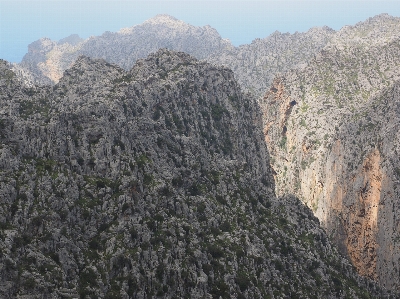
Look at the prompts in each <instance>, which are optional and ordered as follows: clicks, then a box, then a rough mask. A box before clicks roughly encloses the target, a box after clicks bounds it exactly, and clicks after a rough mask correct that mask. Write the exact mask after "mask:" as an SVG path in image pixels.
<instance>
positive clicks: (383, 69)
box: [260, 15, 400, 291]
mask: <svg viewBox="0 0 400 299" xmlns="http://www.w3.org/2000/svg"><path fill="white" fill-rule="evenodd" d="M399 28H400V21H399V18H393V17H390V16H388V15H380V16H377V17H375V18H371V19H368V20H367V21H366V22H363V23H359V24H357V25H356V26H353V27H350V26H349V27H345V28H343V29H342V30H340V31H339V32H338V34H336V35H335V37H334V38H333V39H332V40H331V42H330V43H329V44H328V45H327V46H326V47H325V48H324V49H323V50H322V51H321V52H320V53H319V54H318V55H317V56H316V57H315V58H314V59H313V60H311V61H310V62H309V63H308V64H307V66H304V67H302V68H301V69H297V70H293V71H291V72H288V73H286V74H285V75H283V76H281V77H279V78H276V80H275V82H274V84H273V85H272V87H271V88H270V90H269V91H268V92H267V93H266V95H265V97H264V98H263V99H261V100H260V105H261V106H262V110H263V115H264V117H263V118H264V134H265V140H266V141H267V143H268V145H269V149H270V153H271V161H272V167H273V169H274V171H275V172H276V175H275V178H276V186H277V192H278V194H286V193H291V194H295V195H296V196H298V197H299V198H301V199H302V200H303V202H305V203H306V204H307V205H308V206H309V207H310V208H311V209H312V210H313V211H314V213H315V215H316V216H317V217H318V218H319V219H320V221H321V222H322V225H323V226H324V227H325V228H326V229H327V232H328V234H329V235H330V236H331V238H332V239H333V240H335V242H336V243H337V244H338V245H339V247H340V248H341V250H342V252H343V253H345V254H347V255H348V256H349V258H350V259H351V260H352V262H353V264H354V266H355V267H356V268H357V270H358V271H359V273H360V274H362V275H365V276H367V277H370V278H371V279H374V280H376V281H378V282H379V283H380V284H381V285H384V286H386V287H388V288H390V289H393V290H397V291H398V290H399V288H400V285H399V280H398V273H399V269H400V260H399V258H398V257H399V254H400V247H399V244H398V241H396V240H397V239H398V236H399V228H398V223H397V220H396V219H397V218H396V216H395V215H396V214H398V213H399V200H398V198H399V194H398V191H397V185H398V179H397V176H398V174H396V169H398V167H399V166H398V165H399V164H398V162H399V160H398V158H397V157H396V155H397V154H396V153H397V147H398V140H399V136H398V133H397V131H396V128H398V122H399V117H398V114H396V112H395V111H398V105H399V99H400V98H399V93H398V86H399V83H398V82H399V81H398V80H399V79H400V72H399V70H398V65H399V64H400V60H399V57H400V52H399V49H400V48H399V42H400V39H399V34H398V32H399V31H398V29H399Z"/></svg>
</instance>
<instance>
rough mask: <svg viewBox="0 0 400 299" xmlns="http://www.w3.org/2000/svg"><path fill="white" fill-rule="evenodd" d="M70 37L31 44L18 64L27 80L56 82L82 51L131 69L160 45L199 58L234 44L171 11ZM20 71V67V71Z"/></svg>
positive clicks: (213, 31) (211, 30)
mask: <svg viewBox="0 0 400 299" xmlns="http://www.w3.org/2000/svg"><path fill="white" fill-rule="evenodd" d="M70 42H71V38H69V39H64V40H61V41H60V42H54V41H51V40H50V39H47V38H43V39H40V40H38V41H36V42H34V43H32V44H30V45H29V47H28V49H29V51H28V53H27V54H26V55H25V56H24V58H23V59H22V62H21V63H20V64H19V65H18V66H16V68H17V69H18V68H20V69H21V68H22V69H25V70H26V78H27V79H26V82H29V80H30V78H29V77H35V78H37V79H35V80H34V83H44V84H54V83H56V82H58V80H59V79H60V78H61V77H62V75H63V72H64V70H66V69H67V68H69V67H71V66H72V64H73V63H74V61H75V60H76V59H77V58H78V57H79V56H80V55H86V56H88V57H92V58H102V59H105V60H106V61H108V62H111V63H115V64H117V65H119V66H121V67H122V68H124V69H126V70H129V69H130V68H131V67H132V66H133V64H134V63H135V62H136V60H137V59H140V58H144V57H146V56H147V55H148V54H150V53H152V52H156V51H157V50H158V49H160V48H168V49H171V50H176V51H183V52H186V53H188V54H191V55H193V56H195V57H197V58H198V59H203V58H206V57H208V56H209V55H210V54H211V53H215V52H219V51H221V50H222V49H225V48H230V47H232V45H231V44H230V42H228V41H227V40H224V39H222V38H221V36H220V35H219V34H218V32H217V31H216V30H215V29H213V28H211V27H210V26H204V27H195V26H192V25H189V24H186V23H184V22H183V21H179V20H177V19H176V18H174V17H171V16H168V15H158V16H156V17H154V18H152V19H150V20H147V21H145V22H144V23H143V24H140V25H136V26H133V27H130V28H124V29H121V30H120V31H119V32H105V33H103V34H102V35H101V36H92V37H90V38H88V39H86V40H80V39H79V38H76V37H75V39H74V40H73V43H72V44H71V43H70ZM19 73H21V70H20V71H19Z"/></svg>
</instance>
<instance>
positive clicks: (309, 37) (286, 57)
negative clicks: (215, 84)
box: [207, 27, 335, 96]
mask: <svg viewBox="0 0 400 299" xmlns="http://www.w3.org/2000/svg"><path fill="white" fill-rule="evenodd" d="M334 34H335V31H334V30H333V29H330V28H328V27H323V28H312V29H310V30H309V31H307V32H305V33H303V32H296V33H294V34H290V33H280V32H278V31H277V32H274V33H273V34H271V35H270V36H268V37H266V38H264V39H256V40H254V41H253V42H252V43H251V44H249V45H242V46H239V47H236V48H228V49H225V50H223V51H222V52H219V53H216V54H214V55H212V56H210V57H209V58H207V60H208V61H211V62H213V63H216V64H218V65H225V66H227V67H229V68H230V69H232V70H233V71H234V72H235V75H236V77H237V79H238V81H239V83H240V84H241V86H242V88H244V89H245V90H247V91H250V92H252V93H253V94H255V95H256V96H262V95H263V94H264V93H265V91H266V90H267V89H268V88H269V87H270V86H271V84H272V81H273V79H274V77H275V76H276V75H277V74H279V73H283V72H286V71H288V70H290V69H294V68H297V67H299V66H301V65H302V64H304V63H307V61H309V60H310V59H311V58H313V57H314V56H315V54H317V53H318V52H319V51H320V50H321V49H322V48H323V47H324V46H326V45H327V43H328V42H329V40H330V39H331V38H332V37H333V36H334Z"/></svg>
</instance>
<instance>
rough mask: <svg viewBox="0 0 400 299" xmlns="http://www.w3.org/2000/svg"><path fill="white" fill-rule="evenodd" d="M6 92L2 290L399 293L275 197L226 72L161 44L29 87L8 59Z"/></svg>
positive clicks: (125, 294) (0, 77)
mask: <svg viewBox="0 0 400 299" xmlns="http://www.w3.org/2000/svg"><path fill="white" fill-rule="evenodd" d="M0 90H1V92H0V101H1V105H0V107H1V108H0V138H1V139H0V140H1V143H0V144H1V146H0V170H1V171H0V186H1V187H0V252H1V255H0V277H1V278H0V293H1V297H3V298H15V297H20V298H27V297H35V296H36V297H41V298H65V297H81V298H149V297H164V298H173V297H174V298H175V297H191V298H221V297H222V298H229V297H232V298H259V297H264V298H278V297H282V298H284V297H298V298H315V297H320V296H321V294H323V296H324V297H325V298H350V297H351V298H366V297H369V296H370V295H369V294H371V295H373V296H375V297H378V298H381V297H382V298H394V296H392V297H390V296H389V295H385V293H384V292H383V290H381V289H379V288H377V287H376V286H375V285H374V284H373V283H370V282H368V281H367V280H364V279H361V278H360V277H359V276H358V275H357V274H355V272H354V270H353V268H352V266H351V265H350V263H349V262H348V261H347V260H346V259H344V258H343V257H341V256H340V255H339V254H338V252H337V251H336V249H335V247H334V246H332V245H331V243H330V241H329V239H328V238H327V235H326V234H325V232H324V230H323V229H322V228H321V227H320V226H319V223H318V220H317V219H316V218H315V217H314V216H313V215H312V213H311V211H310V210H309V209H308V208H307V207H305V206H304V205H302V204H301V203H300V201H299V200H297V199H296V198H294V197H291V196H285V197H282V198H279V199H277V198H276V196H275V194H274V191H273V189H274V188H275V186H274V181H273V178H272V171H271V168H270V166H269V154H268V152H267V148H266V145H265V143H264V137H263V134H262V130H261V122H262V119H261V114H260V113H259V108H258V107H257V104H256V103H255V101H254V99H253V98H251V97H249V96H244V95H243V94H242V92H241V91H240V87H239V85H238V84H237V83H236V81H235V80H234V76H233V73H232V71H230V70H228V69H226V68H221V67H215V66H212V65H210V64H207V63H205V62H199V61H197V60H195V59H194V58H192V57H190V56H189V55H187V54H184V53H175V52H170V51H167V50H161V51H159V52H157V53H156V54H153V55H150V56H149V57H148V58H147V59H145V60H139V61H138V62H137V64H135V66H134V67H133V69H132V70H130V71H129V72H127V71H124V70H123V69H121V68H119V67H117V66H116V65H112V64H109V63H108V62H106V61H104V60H93V59H89V58H87V57H79V58H78V59H77V61H76V63H75V64H74V66H73V67H72V68H70V69H68V70H67V71H66V72H65V73H64V76H63V77H62V78H61V80H60V81H59V83H58V84H56V85H55V86H54V87H36V86H35V87H32V88H26V87H24V85H22V84H21V83H20V81H18V80H17V79H16V77H15V74H14V73H13V72H11V71H10V70H9V67H8V66H7V64H6V63H4V62H2V63H1V64H0ZM374 157H375V156H374V155H372V156H370V160H371V161H366V162H365V163H364V164H365V167H364V169H365V171H366V172H367V173H366V174H365V176H364V177H363V179H364V181H366V180H368V178H370V177H371V178H374V177H375V176H376V175H375V172H376V169H377V166H376V163H375V162H373V161H375V160H374V159H375V158H374ZM371 163H372V164H373V165H372V166H368V165H370V164H371ZM367 169H371V170H367ZM379 171H380V170H379ZM379 171H378V172H379ZM360 178H361V177H360ZM361 181H362V182H364V181H363V180H361ZM374 186H375V185H374ZM374 192H375V191H374ZM364 193H365V192H364ZM364 193H363V194H364ZM365 194H367V193H365ZM371 194H372V193H371ZM363 196H364V195H363ZM364 198H368V195H365V196H364V197H362V200H363V201H364V202H365V203H364V206H365V215H370V214H371V215H372V212H371V213H370V210H368V209H369V207H370V206H371V207H372V205H373V203H369V202H368V199H364ZM360 200H361V199H360ZM371 211H372V210H371ZM370 222H371V223H372V224H373V221H372V220H371V221H370V220H368V221H366V222H365V226H367V225H369V223H370ZM372 224H371V225H372ZM367 290H368V291H369V292H370V293H369V294H368V293H367Z"/></svg>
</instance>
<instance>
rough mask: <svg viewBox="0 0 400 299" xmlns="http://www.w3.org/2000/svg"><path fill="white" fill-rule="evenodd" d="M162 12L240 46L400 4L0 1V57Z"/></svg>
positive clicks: (382, 0) (397, 12)
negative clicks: (211, 29) (39, 42)
mask: <svg viewBox="0 0 400 299" xmlns="http://www.w3.org/2000/svg"><path fill="white" fill-rule="evenodd" d="M161 13H166V14H170V15H172V16H174V17H176V18H178V19H180V20H183V21H185V22H187V23H190V24H193V25H197V26H204V25H207V24H208V25H210V26H212V27H214V28H216V29H217V30H218V32H219V33H220V34H221V36H222V37H223V38H229V39H230V40H231V41H232V43H233V44H234V45H239V44H244V43H250V42H251V41H252V40H253V39H255V38H257V37H259V38H264V37H266V36H268V35H269V34H271V33H272V32H274V31H275V30H278V31H281V32H291V33H293V32H295V31H307V30H308V29H309V28H311V27H314V26H323V25H327V26H329V27H331V28H333V29H336V30H338V29H340V28H341V27H343V26H344V25H354V24H355V23H357V22H359V21H364V20H365V19H367V18H369V17H372V16H375V15H377V14H380V13H389V14H390V15H392V16H397V17H400V2H399V0H391V1H387V0H370V1H368V0H346V1H339V0H318V1H303V0H281V1H270V0H265V1H231V0H214V1H207V0H206V1H204V0H203V1H196V0H185V1H171V0H163V1H142V0H139V1H134V0H131V1H126V0H123V1H118V0H97V1H93V0H68V1H65V0H11V1H9V0H0V58H2V59H6V60H8V61H11V62H19V61H20V60H21V59H22V57H23V55H24V54H25V53H26V52H27V46H28V44H30V43H31V42H33V41H35V40H37V39H39V38H41V37H49V38H51V39H53V40H59V39H61V38H64V37H66V36H68V35H70V34H73V33H77V34H79V35H80V36H81V37H83V38H87V37H89V36H91V35H100V34H102V33H103V32H104V31H118V30H119V29H120V28H123V27H131V26H133V25H137V24H140V23H142V22H143V21H145V20H147V19H149V18H151V17H153V16H155V15H157V14H161Z"/></svg>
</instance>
